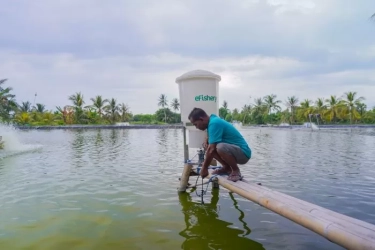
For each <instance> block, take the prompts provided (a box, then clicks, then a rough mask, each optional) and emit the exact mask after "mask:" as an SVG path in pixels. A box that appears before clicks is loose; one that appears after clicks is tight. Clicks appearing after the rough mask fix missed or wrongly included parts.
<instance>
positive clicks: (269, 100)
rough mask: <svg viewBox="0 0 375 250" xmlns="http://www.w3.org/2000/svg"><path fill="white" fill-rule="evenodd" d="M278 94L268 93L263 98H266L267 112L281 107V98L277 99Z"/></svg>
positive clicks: (269, 112)
mask: <svg viewBox="0 0 375 250" xmlns="http://www.w3.org/2000/svg"><path fill="white" fill-rule="evenodd" d="M276 98H277V96H276V95H274V94H271V95H266V96H265V97H264V98H263V100H264V106H265V107H266V112H267V114H268V115H269V114H271V112H272V110H274V111H278V110H280V109H281V107H280V106H279V103H281V101H280V100H277V99H276Z"/></svg>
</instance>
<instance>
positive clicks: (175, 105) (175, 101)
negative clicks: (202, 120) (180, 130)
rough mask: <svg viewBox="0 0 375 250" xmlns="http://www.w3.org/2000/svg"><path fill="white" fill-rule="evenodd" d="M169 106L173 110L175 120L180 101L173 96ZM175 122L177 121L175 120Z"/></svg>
mask: <svg viewBox="0 0 375 250" xmlns="http://www.w3.org/2000/svg"><path fill="white" fill-rule="evenodd" d="M171 107H172V109H173V111H174V117H175V118H176V120H177V117H176V114H177V111H178V110H179V109H180V102H179V101H178V99H177V98H174V99H173V100H172V102H171ZM176 122H177V121H176Z"/></svg>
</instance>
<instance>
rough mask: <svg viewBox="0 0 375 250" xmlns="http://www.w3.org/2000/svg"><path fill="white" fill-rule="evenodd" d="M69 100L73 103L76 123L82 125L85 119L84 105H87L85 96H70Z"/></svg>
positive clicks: (79, 94)
mask: <svg viewBox="0 0 375 250" xmlns="http://www.w3.org/2000/svg"><path fill="white" fill-rule="evenodd" d="M69 100H70V101H72V102H73V108H74V111H75V112H74V115H75V119H76V122H78V123H80V122H81V120H82V118H83V104H85V101H84V100H83V95H82V94H81V92H78V93H75V94H74V95H71V96H69Z"/></svg>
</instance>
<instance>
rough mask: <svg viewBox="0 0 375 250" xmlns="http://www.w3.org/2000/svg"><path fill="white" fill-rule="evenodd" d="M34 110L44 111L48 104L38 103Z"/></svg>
mask: <svg viewBox="0 0 375 250" xmlns="http://www.w3.org/2000/svg"><path fill="white" fill-rule="evenodd" d="M32 110H33V111H35V112H38V113H44V112H45V111H46V106H45V105H44V104H41V103H37V104H36V105H35V106H33V109H32Z"/></svg>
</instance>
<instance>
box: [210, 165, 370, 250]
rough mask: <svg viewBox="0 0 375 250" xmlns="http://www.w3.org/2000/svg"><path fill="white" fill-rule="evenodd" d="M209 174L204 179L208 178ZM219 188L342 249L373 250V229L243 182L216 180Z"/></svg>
mask: <svg viewBox="0 0 375 250" xmlns="http://www.w3.org/2000/svg"><path fill="white" fill-rule="evenodd" d="M209 172H210V174H209V176H208V177H206V178H210V177H211V171H209ZM217 180H218V183H219V185H221V186H223V187H225V188H226V189H228V190H230V191H232V192H234V193H236V194H238V195H240V196H242V197H244V198H246V199H248V200H250V201H253V202H255V203H257V204H259V205H261V206H263V207H265V208H267V209H269V210H271V211H273V212H275V213H277V214H279V215H281V216H283V217H285V218H287V219H289V220H291V221H293V222H295V223H297V224H299V225H301V226H303V227H305V228H307V229H310V230H311V231H313V232H315V233H317V234H319V235H321V236H323V237H325V238H326V239H328V240H330V241H332V242H334V243H336V244H338V245H340V246H342V247H344V248H346V249H375V225H372V224H370V223H367V222H364V221H361V220H358V219H354V218H351V217H349V216H346V215H342V214H339V213H336V212H334V211H331V210H328V209H325V208H323V207H320V206H317V205H314V204H312V203H308V202H306V201H303V200H299V199H297V198H294V197H292V196H289V195H286V194H283V193H280V192H277V191H273V190H271V189H269V188H266V187H264V186H259V185H256V184H251V183H248V182H247V181H244V180H243V181H237V182H232V181H229V180H227V179H226V177H225V176H217Z"/></svg>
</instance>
